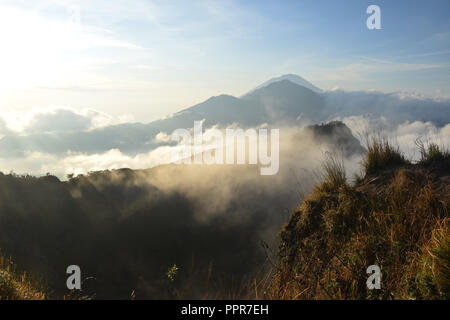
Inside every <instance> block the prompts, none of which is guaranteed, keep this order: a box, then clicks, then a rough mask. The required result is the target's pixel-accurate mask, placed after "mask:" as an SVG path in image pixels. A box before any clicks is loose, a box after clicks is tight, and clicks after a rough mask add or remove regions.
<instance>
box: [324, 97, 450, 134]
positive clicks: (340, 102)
mask: <svg viewBox="0 0 450 320" xmlns="http://www.w3.org/2000/svg"><path fill="white" fill-rule="evenodd" d="M325 101H326V108H327V114H328V115H329V116H330V119H334V118H336V117H341V118H342V117H350V116H360V115H365V116H367V115H374V116H375V117H381V118H382V117H384V118H388V119H389V121H390V123H391V124H400V123H402V122H404V121H410V122H414V121H423V122H427V121H431V122H433V123H434V124H435V125H437V126H444V125H446V124H447V123H449V122H450V99H445V98H436V99H434V98H427V97H424V96H422V95H418V94H414V93H407V92H394V93H382V92H376V91H352V92H348V91H343V90H335V91H327V92H325Z"/></svg>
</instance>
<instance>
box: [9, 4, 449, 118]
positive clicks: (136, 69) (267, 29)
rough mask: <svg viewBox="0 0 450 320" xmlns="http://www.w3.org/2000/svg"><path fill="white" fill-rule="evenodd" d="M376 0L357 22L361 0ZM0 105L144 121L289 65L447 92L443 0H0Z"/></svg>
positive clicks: (334, 82)
mask: <svg viewBox="0 0 450 320" xmlns="http://www.w3.org/2000/svg"><path fill="white" fill-rule="evenodd" d="M371 4H377V5H379V6H380V8H381V14H382V21H381V23H382V30H372V31H371V30H368V29H367V27H366V19H367V17H368V15H367V14H366V8H367V7H368V6H369V5H371ZM0 40H1V48H0V95H1V99H0V114H3V115H4V114H12V113H25V112H28V111H30V110H31V109H32V108H33V107H43V108H45V107H49V106H69V107H73V108H77V109H78V108H80V109H82V108H92V109H95V110H99V111H103V112H106V113H108V114H111V115H113V116H115V117H120V116H124V117H123V118H122V119H125V120H127V121H129V120H133V118H134V120H136V121H142V122H146V121H150V120H153V119H155V118H159V117H162V116H164V115H166V114H169V113H172V112H175V111H178V110H180V109H181V108H185V107H188V106H191V105H193V104H196V103H198V102H201V101H203V100H205V99H207V98H208V97H210V96H211V95H218V94H221V93H228V94H232V95H236V96H239V95H241V94H243V93H245V92H246V91H248V90H249V89H251V88H253V87H256V86H257V85H258V84H260V83H261V82H263V81H265V80H267V79H269V78H271V77H274V76H278V75H281V74H285V73H295V74H298V75H300V76H302V77H304V78H306V79H307V80H309V81H311V82H312V83H314V84H315V85H316V86H318V87H320V88H322V89H333V88H336V87H339V88H342V89H345V90H360V89H364V90H372V89H375V90H381V91H397V90H407V91H418V92H420V93H424V94H426V95H431V96H438V97H450V1H448V0H430V1H425V0H422V1H413V0H407V1H406V0H402V1H401V0H391V1H381V0H371V1H365V0H345V1H336V0H330V1H325V0H304V1H299V0H297V1H261V0H258V1H248V0H247V1H225V0H224V1H218V0H217V1H209V0H202V1H196V0H189V1H167V0H164V1H151V0H123V1H118V0H95V1H93V0H80V1H71V0H42V1H40V0H0Z"/></svg>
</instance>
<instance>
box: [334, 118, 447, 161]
mask: <svg viewBox="0 0 450 320" xmlns="http://www.w3.org/2000/svg"><path fill="white" fill-rule="evenodd" d="M337 120H341V121H342V122H344V123H345V124H346V125H347V126H348V127H349V128H350V129H351V130H352V132H353V133H354V134H355V136H356V137H358V138H359V140H360V142H361V144H363V145H364V144H365V137H366V134H369V136H378V135H381V136H384V137H387V138H388V139H389V140H390V141H392V142H393V143H394V144H396V145H397V146H398V147H399V148H400V150H401V151H402V152H403V153H404V154H405V155H406V156H407V157H408V158H409V159H410V160H412V161H417V160H419V156H420V154H419V150H418V148H417V145H416V141H417V139H420V140H422V141H423V142H424V143H425V144H428V143H435V144H437V145H439V146H440V147H442V148H444V149H447V150H450V124H446V125H445V126H443V127H438V126H436V125H435V124H433V123H432V122H430V121H427V122H423V121H412V122H411V121H405V122H403V123H400V124H396V123H395V122H393V121H391V120H389V119H387V118H384V117H374V116H351V117H344V118H337Z"/></svg>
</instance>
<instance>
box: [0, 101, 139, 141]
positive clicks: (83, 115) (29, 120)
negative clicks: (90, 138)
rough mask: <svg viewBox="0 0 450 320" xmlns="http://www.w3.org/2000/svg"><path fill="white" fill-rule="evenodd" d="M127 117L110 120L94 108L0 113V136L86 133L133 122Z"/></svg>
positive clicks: (35, 109) (61, 108) (60, 108)
mask: <svg viewBox="0 0 450 320" xmlns="http://www.w3.org/2000/svg"><path fill="white" fill-rule="evenodd" d="M133 120H134V118H133V116H131V115H122V116H120V117H112V116H110V115H108V114H106V113H104V112H101V111H97V110H94V109H81V110H77V109H74V108H70V107H48V108H37V107H35V108H33V109H32V110H31V111H30V112H27V113H24V114H18V113H16V112H5V113H0V135H2V123H3V124H4V125H3V127H4V130H3V131H4V132H3V134H14V133H15V134H34V133H46V132H69V131H87V130H93V129H97V128H101V127H106V126H108V125H113V124H119V123H127V122H131V121H133Z"/></svg>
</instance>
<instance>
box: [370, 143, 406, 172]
mask: <svg viewBox="0 0 450 320" xmlns="http://www.w3.org/2000/svg"><path fill="white" fill-rule="evenodd" d="M366 144H367V153H366V156H365V157H364V159H363V168H364V170H365V172H366V175H371V174H376V173H377V172H379V171H380V170H383V169H386V168H391V167H394V166H399V165H405V164H407V163H408V161H407V160H406V159H405V157H404V156H403V154H402V153H401V152H400V150H399V148H398V147H395V146H394V145H393V144H392V143H391V142H389V141H388V140H387V139H386V138H383V137H378V138H366Z"/></svg>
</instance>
